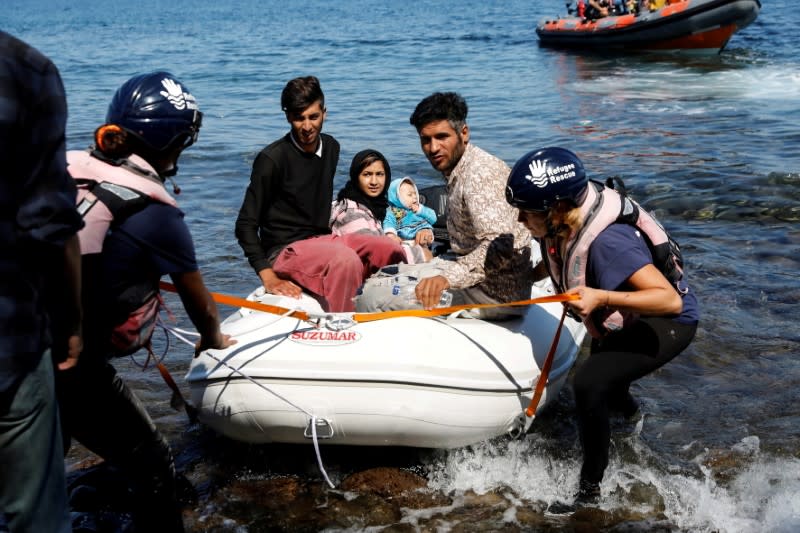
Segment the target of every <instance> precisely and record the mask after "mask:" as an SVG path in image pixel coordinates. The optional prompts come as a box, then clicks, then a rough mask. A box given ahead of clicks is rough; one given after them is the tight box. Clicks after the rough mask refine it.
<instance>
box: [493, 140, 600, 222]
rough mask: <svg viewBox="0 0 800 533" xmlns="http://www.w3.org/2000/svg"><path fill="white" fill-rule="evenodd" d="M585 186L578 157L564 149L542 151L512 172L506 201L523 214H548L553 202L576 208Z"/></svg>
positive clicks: (528, 156)
mask: <svg viewBox="0 0 800 533" xmlns="http://www.w3.org/2000/svg"><path fill="white" fill-rule="evenodd" d="M586 183H587V180H586V172H585V171H584V169H583V163H581V160H580V159H578V156H577V155H575V154H574V153H572V152H571V151H569V150H567V149H565V148H557V147H550V148H542V149H541V150H534V151H532V152H528V153H527V154H525V155H524V156H522V158H521V159H520V160H519V161H517V164H516V165H514V168H513V169H511V174H510V175H509V176H508V184H507V185H506V200H507V201H508V203H510V204H511V205H513V206H514V207H516V208H518V209H522V210H523V211H547V210H548V209H550V207H552V206H553V204H554V203H555V201H556V200H572V201H573V202H574V203H575V204H576V205H577V204H578V199H579V197H580V196H581V194H582V193H583V191H584V190H585V189H586Z"/></svg>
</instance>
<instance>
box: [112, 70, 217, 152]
mask: <svg viewBox="0 0 800 533" xmlns="http://www.w3.org/2000/svg"><path fill="white" fill-rule="evenodd" d="M202 121H203V114H202V113H201V112H200V109H199V106H198V104H197V100H196V99H195V97H194V96H193V95H192V93H191V92H190V91H189V89H188V88H187V87H186V86H185V85H183V84H182V83H181V82H180V81H178V80H177V78H175V76H173V75H172V74H171V73H169V72H166V71H163V70H160V71H155V72H150V73H147V74H140V75H138V76H134V77H133V78H131V79H129V80H128V81H126V82H125V83H124V84H123V85H122V86H121V87H120V88H119V89H118V90H117V92H116V93H115V94H114V97H113V98H112V100H111V104H110V105H109V107H108V113H107V114H106V123H108V124H116V125H118V126H120V127H121V128H124V129H125V130H126V131H128V132H129V133H131V134H133V135H135V136H136V137H138V138H139V139H140V140H141V141H143V142H144V143H145V145H146V146H147V147H149V148H150V149H151V150H153V151H154V152H156V153H162V152H164V151H165V150H169V149H172V148H174V147H178V146H179V147H180V148H181V149H185V148H188V147H189V146H191V145H192V144H194V142H195V141H196V140H197V134H198V132H199V131H200V127H201V126H202ZM140 155H141V154H140Z"/></svg>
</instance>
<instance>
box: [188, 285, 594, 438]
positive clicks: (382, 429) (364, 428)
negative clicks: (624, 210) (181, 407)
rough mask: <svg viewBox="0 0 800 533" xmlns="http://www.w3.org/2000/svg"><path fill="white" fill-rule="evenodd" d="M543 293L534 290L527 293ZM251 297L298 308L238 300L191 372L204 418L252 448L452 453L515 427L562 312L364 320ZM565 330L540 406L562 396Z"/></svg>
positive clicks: (579, 329) (554, 306) (573, 342)
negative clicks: (225, 344)
mask: <svg viewBox="0 0 800 533" xmlns="http://www.w3.org/2000/svg"><path fill="white" fill-rule="evenodd" d="M548 295H552V289H550V288H539V287H536V286H534V290H533V294H532V296H533V297H537V296H548ZM248 301H250V302H253V303H254V304H257V305H262V304H266V305H270V306H276V307H278V308H284V310H287V309H288V310H291V309H297V310H300V312H295V313H291V311H288V312H287V313H284V314H283V315H280V314H275V313H271V312H259V311H255V310H252V309H250V308H246V307H244V306H243V307H242V308H241V309H239V310H238V311H237V312H236V313H234V314H233V315H232V316H230V317H228V318H227V319H226V320H225V321H224V322H223V323H222V330H223V332H224V333H229V334H231V335H233V336H234V337H235V338H236V339H237V340H238V343H237V344H235V345H233V346H231V347H230V348H228V349H226V350H208V351H206V352H203V353H201V354H200V355H199V357H197V358H196V359H194V360H193V361H192V363H191V367H190V369H189V373H188V375H187V376H186V379H187V380H188V382H189V384H190V388H191V397H192V401H193V403H194V405H195V406H196V407H197V408H198V414H199V418H200V420H201V421H202V422H203V423H205V424H206V425H208V426H210V427H211V428H213V429H214V430H216V431H217V432H219V433H222V434H224V435H226V436H228V437H230V438H232V439H236V440H240V441H246V442H253V443H266V442H282V443H303V442H311V441H312V439H314V440H315V441H316V439H319V440H320V442H325V443H330V444H345V445H370V446H374V445H387V446H414V447H425V448H454V447H460V446H465V445H469V444H473V443H476V442H479V441H482V440H485V439H489V438H492V437H496V436H499V435H503V434H506V433H512V434H513V433H519V432H520V431H523V430H524V429H526V427H527V426H526V423H527V424H530V421H531V420H532V417H527V418H526V416H525V410H526V407H528V406H529V404H530V403H531V398H532V395H533V391H534V388H535V387H536V385H537V381H538V378H539V376H540V369H541V368H542V365H544V363H545V359H546V357H547V355H548V353H549V350H550V347H551V343H552V341H553V338H554V335H555V333H556V331H557V330H558V325H559V322H560V317H561V314H562V304H561V303H546V304H541V305H530V306H529V307H528V308H527V311H526V313H525V315H524V317H522V318H519V319H514V320H509V321H504V322H488V321H483V320H478V319H472V318H465V317H462V316H460V314H459V313H458V312H456V313H453V314H451V315H443V316H439V317H432V318H422V317H417V316H401V317H392V318H383V319H376V320H373V319H371V318H370V317H366V318H367V319H366V320H364V321H361V320H359V319H360V318H362V319H363V318H364V315H353V314H347V313H333V314H326V313H324V312H323V311H322V309H321V308H320V307H319V304H318V303H317V301H316V300H314V299H313V298H311V297H310V296H307V295H303V297H302V298H301V299H300V300H295V299H291V298H286V297H281V296H275V295H270V294H264V291H263V289H259V290H256V291H255V292H253V293H252V294H251V295H250V296H249V297H248ZM290 313H291V314H290ZM560 331H561V332H562V333H561V335H560V339H559V342H558V344H557V345H555V346H554V347H555V349H554V350H553V356H552V366H551V367H550V368H549V374H548V377H549V379H548V380H547V384H546V387H545V389H544V394H543V395H542V398H541V402H539V404H538V410H541V409H542V408H544V407H545V406H546V405H548V404H549V403H551V402H552V401H553V400H554V399H555V398H556V397H557V396H558V393H559V390H560V389H561V387H562V385H563V384H564V382H565V380H566V378H567V374H568V372H569V370H570V368H571V367H572V365H573V363H574V362H575V359H576V357H577V355H578V351H579V349H580V345H581V342H582V341H583V338H584V334H585V329H584V327H583V325H582V324H579V323H578V322H576V321H574V320H572V319H569V318H568V319H567V320H566V321H565V322H564V326H563V330H560ZM545 374H547V372H545ZM543 383H544V382H543ZM531 414H533V413H531Z"/></svg>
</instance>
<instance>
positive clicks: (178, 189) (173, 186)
mask: <svg viewBox="0 0 800 533" xmlns="http://www.w3.org/2000/svg"><path fill="white" fill-rule="evenodd" d="M166 178H167V179H168V180H169V182H170V183H171V184H172V192H174V193H175V195H176V196H177V195H178V194H180V193H181V188H180V187H178V184H177V183H175V180H174V179H172V176H166Z"/></svg>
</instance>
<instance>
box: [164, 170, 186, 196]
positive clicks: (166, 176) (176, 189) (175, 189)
mask: <svg viewBox="0 0 800 533" xmlns="http://www.w3.org/2000/svg"><path fill="white" fill-rule="evenodd" d="M177 173H178V165H177V164H176V165H172V168H170V169H169V170H165V171H163V172H161V173H160V175H161V177H162V178H163V179H164V181H166V180H169V182H170V183H171V184H172V192H174V193H175V194H176V195H177V194H180V193H181V188H180V187H178V184H177V183H175V180H174V179H173V176H175V174H177Z"/></svg>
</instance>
